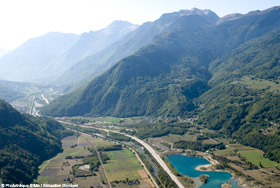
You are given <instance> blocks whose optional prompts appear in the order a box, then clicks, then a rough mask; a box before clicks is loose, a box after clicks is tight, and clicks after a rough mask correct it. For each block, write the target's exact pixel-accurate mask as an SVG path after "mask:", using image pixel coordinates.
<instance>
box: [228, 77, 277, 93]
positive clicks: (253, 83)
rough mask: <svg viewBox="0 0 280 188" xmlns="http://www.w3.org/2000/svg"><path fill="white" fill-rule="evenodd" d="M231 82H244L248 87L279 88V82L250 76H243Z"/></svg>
mask: <svg viewBox="0 0 280 188" xmlns="http://www.w3.org/2000/svg"><path fill="white" fill-rule="evenodd" d="M232 83H233V84H244V85H246V86H247V87H248V88H252V89H259V90H260V89H267V88H268V87H269V88H270V89H271V90H280V84H276V83H275V82H272V81H270V80H264V79H251V77H248V76H244V77H242V78H241V80H240V81H234V82H232Z"/></svg>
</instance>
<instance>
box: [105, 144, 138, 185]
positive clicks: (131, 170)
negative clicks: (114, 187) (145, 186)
mask: <svg viewBox="0 0 280 188" xmlns="http://www.w3.org/2000/svg"><path fill="white" fill-rule="evenodd" d="M108 154H109V157H110V160H109V161H107V164H104V168H105V171H106V173H107V176H108V179H109V181H114V180H125V179H126V178H129V179H141V176H140V175H139V173H138V170H141V169H142V167H141V165H140V163H139V161H138V160H137V159H136V157H135V155H134V154H133V153H132V152H131V151H130V150H128V149H124V150H119V151H110V152H108Z"/></svg>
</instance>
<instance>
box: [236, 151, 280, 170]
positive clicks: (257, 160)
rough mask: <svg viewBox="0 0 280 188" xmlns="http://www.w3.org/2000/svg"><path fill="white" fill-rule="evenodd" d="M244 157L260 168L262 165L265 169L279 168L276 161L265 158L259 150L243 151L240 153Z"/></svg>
mask: <svg viewBox="0 0 280 188" xmlns="http://www.w3.org/2000/svg"><path fill="white" fill-rule="evenodd" d="M239 153H240V154H241V155H242V156H243V157H245V158H246V160H247V161H249V162H251V163H253V164H254V165H256V166H260V164H261V165H262V166H263V167H264V168H273V167H276V166H279V167H280V165H279V164H277V163H276V162H274V161H271V160H269V159H268V158H264V157H263V155H262V154H261V153H260V152H259V151H257V150H243V151H240V152H239Z"/></svg>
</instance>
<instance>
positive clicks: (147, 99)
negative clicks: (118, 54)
mask: <svg viewBox="0 0 280 188" xmlns="http://www.w3.org/2000/svg"><path fill="white" fill-rule="evenodd" d="M163 17H164V18H165V20H169V19H171V18H174V17H176V19H175V20H174V21H172V22H170V24H169V25H168V29H166V30H164V31H162V32H160V33H158V34H157V35H155V36H154V37H153V38H152V39H151V41H150V42H148V43H147V44H146V45H145V46H143V47H142V48H140V49H138V50H137V51H136V52H135V53H133V54H131V55H129V56H127V57H125V58H123V59H121V60H120V61H119V62H118V63H116V64H115V65H113V66H112V67H111V68H110V69H109V70H107V71H106V72H105V73H103V74H101V75H99V76H98V77H96V78H94V79H93V80H92V81H91V82H90V83H89V84H87V86H86V87H85V88H84V89H79V90H76V91H74V92H72V93H70V94H67V95H64V96H62V97H59V98H57V99H56V100H54V101H52V103H51V104H50V105H48V106H46V107H45V108H43V109H42V110H41V113H43V114H44V115H51V116H81V115H83V116H108V115H110V116H117V117H130V116H165V117H178V116H180V117H186V116H188V115H198V117H199V122H200V123H201V124H205V125H206V126H207V127H209V128H211V129H216V130H220V131H222V132H224V133H225V134H226V135H228V136H230V137H232V138H235V139H237V140H238V141H240V142H241V143H243V144H245V145H250V146H253V147H256V148H259V149H261V150H263V151H264V152H265V156H267V157H268V158H270V159H272V160H275V161H278V162H280V150H279V148H278V146H279V144H280V143H279V140H280V138H279V135H280V132H279V128H278V129H277V128H273V127H275V126H276V127H277V126H279V123H280V113H279V108H280V107H279V101H280V100H279V99H280V98H279V97H280V96H279V92H280V85H279V68H280V62H279V60H280V57H279V55H280V53H279V52H280V45H279V44H280V43H279V42H280V40H279V39H280V35H279V31H280V7H273V8H270V9H267V10H264V11H253V12H249V13H248V14H244V15H241V14H232V15H229V16H226V17H224V18H219V17H218V16H216V15H215V13H213V12H211V11H209V10H199V9H192V10H190V11H180V12H176V13H172V14H166V15H164V16H162V17H161V18H160V19H159V20H161V19H162V18H163ZM159 20H157V21H159ZM157 21H155V22H157ZM155 22H154V23H155ZM141 27H142V26H139V28H141ZM274 129H275V131H270V132H269V130H274ZM268 132H269V133H268Z"/></svg>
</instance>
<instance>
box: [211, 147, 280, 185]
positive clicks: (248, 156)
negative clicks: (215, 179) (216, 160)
mask: <svg viewBox="0 0 280 188" xmlns="http://www.w3.org/2000/svg"><path fill="white" fill-rule="evenodd" d="M214 154H215V155H216V156H223V157H225V158H227V159H229V160H231V161H232V162H230V163H228V164H229V165H230V166H231V167H232V168H234V169H236V170H238V171H239V172H241V173H243V174H244V175H245V176H246V177H247V178H248V179H249V182H250V179H251V178H253V179H255V181H256V182H258V181H260V182H262V183H264V185H267V187H269V186H271V187H279V186H280V177H278V176H277V174H279V170H278V169H277V168H276V166H279V164H277V163H276V162H273V161H271V160H269V159H267V158H264V157H263V152H262V151H260V150H258V149H255V148H252V147H249V146H244V145H241V144H230V145H227V148H226V149H224V150H217V151H214ZM234 161H235V162H234ZM247 162H249V163H252V164H253V165H255V166H256V167H257V168H256V169H255V168H249V165H248V164H247ZM260 164H261V166H262V167H261V166H260ZM243 178H244V177H243ZM241 179H242V178H241Z"/></svg>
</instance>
